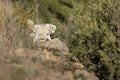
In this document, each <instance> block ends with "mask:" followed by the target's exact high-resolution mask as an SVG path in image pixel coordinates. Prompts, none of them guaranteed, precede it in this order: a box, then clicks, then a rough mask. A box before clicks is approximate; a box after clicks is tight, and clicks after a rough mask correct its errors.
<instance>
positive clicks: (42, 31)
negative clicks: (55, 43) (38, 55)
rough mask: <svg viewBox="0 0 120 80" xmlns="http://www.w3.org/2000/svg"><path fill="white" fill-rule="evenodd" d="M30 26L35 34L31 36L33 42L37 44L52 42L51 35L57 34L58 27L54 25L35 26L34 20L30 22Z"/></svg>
mask: <svg viewBox="0 0 120 80" xmlns="http://www.w3.org/2000/svg"><path fill="white" fill-rule="evenodd" d="M28 24H29V25H31V26H32V28H31V29H32V31H33V33H32V34H30V36H31V35H32V37H33V38H34V39H33V42H36V41H38V40H44V41H46V40H50V41H51V37H50V34H53V33H55V30H56V26H55V25H53V24H36V25H34V22H33V21H32V20H28Z"/></svg>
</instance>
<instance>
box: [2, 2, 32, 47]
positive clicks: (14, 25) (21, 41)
mask: <svg viewBox="0 0 120 80" xmlns="http://www.w3.org/2000/svg"><path fill="white" fill-rule="evenodd" d="M23 16H24V14H21V12H20V8H19V7H18V5H17V7H16V6H15V5H14V4H12V2H11V0H0V49H1V48H4V47H10V48H16V47H25V46H27V47H30V46H31V45H30V44H31V42H30V40H29V32H30V30H29V28H28V27H27V25H25V20H24V19H23V18H24V17H23ZM22 21H24V23H23V22H22Z"/></svg>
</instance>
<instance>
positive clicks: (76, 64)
mask: <svg viewBox="0 0 120 80" xmlns="http://www.w3.org/2000/svg"><path fill="white" fill-rule="evenodd" d="M73 67H74V68H76V69H83V68H84V65H82V64H81V63H74V64H73Z"/></svg>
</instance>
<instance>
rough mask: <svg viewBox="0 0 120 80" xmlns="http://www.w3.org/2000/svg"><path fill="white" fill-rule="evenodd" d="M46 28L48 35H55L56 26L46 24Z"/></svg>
mask: <svg viewBox="0 0 120 80" xmlns="http://www.w3.org/2000/svg"><path fill="white" fill-rule="evenodd" d="M47 26H48V27H49V31H50V34H52V33H55V30H56V26H55V25H53V24H47Z"/></svg>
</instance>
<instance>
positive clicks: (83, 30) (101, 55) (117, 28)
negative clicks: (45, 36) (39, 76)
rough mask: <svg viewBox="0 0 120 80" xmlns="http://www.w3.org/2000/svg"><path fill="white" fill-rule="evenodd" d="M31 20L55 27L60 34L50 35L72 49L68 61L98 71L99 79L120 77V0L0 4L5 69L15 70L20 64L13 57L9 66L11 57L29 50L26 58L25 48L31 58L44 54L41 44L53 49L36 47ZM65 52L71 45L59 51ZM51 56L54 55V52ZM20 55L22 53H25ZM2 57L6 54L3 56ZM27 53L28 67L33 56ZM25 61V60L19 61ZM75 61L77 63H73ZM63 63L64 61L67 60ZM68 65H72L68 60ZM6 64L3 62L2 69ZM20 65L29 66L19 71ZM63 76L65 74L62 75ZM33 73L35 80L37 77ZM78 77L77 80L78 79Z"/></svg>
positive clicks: (21, 0) (26, 0)
mask: <svg viewBox="0 0 120 80" xmlns="http://www.w3.org/2000/svg"><path fill="white" fill-rule="evenodd" d="M27 20H33V21H34V22H35V24H43V23H44V24H46V23H50V24H54V25H56V27H57V29H56V32H55V34H52V35H51V37H52V39H54V38H57V39H59V40H60V41H61V42H62V43H65V45H67V48H68V49H69V52H67V53H70V54H71V56H70V57H69V58H67V59H68V63H69V62H70V64H71V65H72V64H74V62H77V63H80V64H82V65H84V67H85V71H87V72H88V73H90V74H91V73H93V74H94V75H96V76H97V77H98V78H99V79H100V80H119V79H120V67H119V66H120V1H119V0H0V51H1V52H0V55H1V56H0V59H1V60H2V59H4V60H3V61H1V64H3V63H4V62H5V65H9V66H10V68H11V67H12V66H16V64H12V62H11V59H12V58H10V64H8V63H9V60H8V63H6V58H7V57H12V56H15V54H17V53H15V54H14V52H15V51H16V49H19V48H22V49H23V51H24V49H25V55H26V54H27V52H26V50H27V51H30V52H28V53H29V54H28V55H32V52H34V50H35V51H36V52H39V50H38V48H39V47H41V46H42V47H44V49H45V51H48V50H49V49H48V50H46V44H47V43H46V44H43V45H39V44H37V45H36V44H34V43H33V41H32V39H31V37H30V33H31V32H32V31H31V26H29V25H28V24H27ZM40 44H41V43H40ZM54 44H55V43H53V44H52V45H50V46H49V47H52V48H54V47H55V45H56V44H55V45H54ZM47 47H48V46H47ZM44 49H42V50H41V49H40V52H44ZM55 49H56V48H55ZM64 49H65V51H67V49H66V47H60V46H59V48H57V51H58V53H59V51H60V50H63V51H64ZM11 50H12V52H11ZM57 51H56V52H57ZM36 52H35V53H36ZM49 52H50V53H51V54H53V52H51V51H48V53H49ZM8 53H9V54H8ZM20 54H21V55H22V52H21V53H20ZM2 55H4V57H3V58H2ZM7 55H8V56H7ZM17 55H19V54H17ZM21 55H20V56H21ZM25 55H24V56H23V55H22V57H23V58H24V57H25V59H23V62H24V60H26V59H28V63H30V60H29V59H31V58H27V57H26V56H25ZM35 55H36V54H35ZM37 55H39V56H40V55H41V54H37ZM22 57H20V63H21V61H22V60H21V58H22ZM74 58H75V60H72V59H74ZM13 59H16V58H13ZM40 59H41V58H40ZM62 59H64V58H63V57H62ZM65 59H66V58H65ZM37 61H39V60H37ZM60 61H62V60H60ZM13 63H14V62H13ZM18 63H19V60H18ZM45 63H47V62H45ZM65 63H67V62H66V61H65ZM30 64H31V65H32V64H33V62H32V61H31V63H30ZM38 64H41V63H38ZM5 65H4V64H3V67H5ZM21 65H22V68H23V67H25V65H24V64H23V63H22V64H20V67H21ZM35 65H36V64H35ZM41 65H43V64H41ZM49 65H51V64H49ZM49 65H47V66H49ZM62 65H64V63H63V64H62ZM71 65H69V66H71ZM17 66H19V65H17ZM26 66H28V65H26ZM43 66H45V67H47V66H46V65H43ZM33 67H34V64H33ZM52 68H53V67H52ZM68 68H70V67H68ZM1 69H2V68H1ZM31 69H32V68H31ZM47 69H48V68H47ZM49 69H50V68H49ZM49 69H48V71H49ZM60 69H63V68H60ZM5 70H6V68H5ZM23 71H24V70H23ZM70 71H72V72H70V74H73V75H74V70H73V69H71V68H70ZM3 72H4V70H3ZM9 72H10V71H9ZM26 72H27V71H26ZM33 72H34V70H33ZM43 72H44V71H43ZM53 72H54V70H53ZM58 72H59V71H58ZM60 72H61V71H60ZM31 73H32V72H31ZM0 74H1V73H0ZM28 74H29V72H28ZM63 74H64V73H62V74H61V73H60V74H59V76H60V75H63ZM30 75H31V76H29V77H31V78H32V76H34V75H33V74H30ZM48 75H51V74H48ZM34 77H35V76H34ZM73 77H74V78H73V79H76V77H75V76H73ZM31 78H30V79H31ZM71 79H72V78H71ZM78 80H79V79H78Z"/></svg>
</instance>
